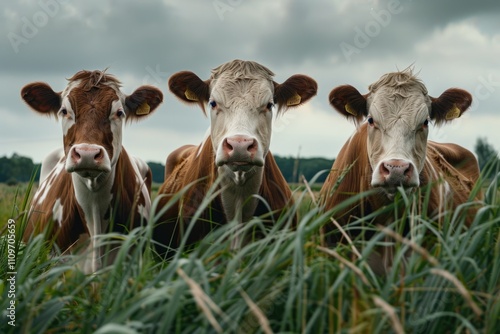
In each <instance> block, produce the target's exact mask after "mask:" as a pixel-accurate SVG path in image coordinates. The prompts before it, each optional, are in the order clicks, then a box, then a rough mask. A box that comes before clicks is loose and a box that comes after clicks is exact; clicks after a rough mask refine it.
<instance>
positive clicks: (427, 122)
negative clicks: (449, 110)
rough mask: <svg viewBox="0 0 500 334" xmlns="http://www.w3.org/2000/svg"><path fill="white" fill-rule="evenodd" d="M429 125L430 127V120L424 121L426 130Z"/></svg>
mask: <svg viewBox="0 0 500 334" xmlns="http://www.w3.org/2000/svg"><path fill="white" fill-rule="evenodd" d="M428 125H429V120H428V119H426V120H425V121H424V128H426V127H427V126H428Z"/></svg>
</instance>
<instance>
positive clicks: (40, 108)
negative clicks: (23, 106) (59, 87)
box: [21, 82, 61, 116]
mask: <svg viewBox="0 0 500 334" xmlns="http://www.w3.org/2000/svg"><path fill="white" fill-rule="evenodd" d="M21 97H22V99H23V100H24V102H26V103H27V104H28V105H29V106H30V107H31V108H32V109H33V110H35V111H37V112H39V113H41V114H44V115H48V116H50V115H54V116H56V115H57V112H58V111H59V109H60V108H61V93H56V92H54V91H53V90H52V88H50V86H49V85H48V84H46V83H43V82H34V83H30V84H28V85H26V86H24V87H23V88H22V89H21Z"/></svg>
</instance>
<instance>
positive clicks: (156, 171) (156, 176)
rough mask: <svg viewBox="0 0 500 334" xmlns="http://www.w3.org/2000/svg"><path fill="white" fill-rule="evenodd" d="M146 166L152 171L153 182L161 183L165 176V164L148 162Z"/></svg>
mask: <svg viewBox="0 0 500 334" xmlns="http://www.w3.org/2000/svg"><path fill="white" fill-rule="evenodd" d="M148 166H149V168H151V172H152V173H153V182H154V183H163V180H164V178H165V165H163V164H161V163H158V162H148Z"/></svg>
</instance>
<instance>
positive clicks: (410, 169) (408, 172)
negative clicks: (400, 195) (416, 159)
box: [404, 164, 413, 177]
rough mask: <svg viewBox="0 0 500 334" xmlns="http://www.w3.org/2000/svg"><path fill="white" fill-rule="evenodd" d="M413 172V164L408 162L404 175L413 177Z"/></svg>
mask: <svg viewBox="0 0 500 334" xmlns="http://www.w3.org/2000/svg"><path fill="white" fill-rule="evenodd" d="M412 174H413V166H412V164H408V168H406V169H405V171H404V175H405V176H407V177H411V176H412Z"/></svg>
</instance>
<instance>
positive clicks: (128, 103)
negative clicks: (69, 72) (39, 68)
mask: <svg viewBox="0 0 500 334" xmlns="http://www.w3.org/2000/svg"><path fill="white" fill-rule="evenodd" d="M21 96H22V98H23V100H24V101H25V102H26V103H27V104H28V105H29V106H30V107H31V108H32V109H34V110H35V111H37V112H38V113H40V114H43V115H48V116H56V118H61V119H62V128H63V150H61V151H60V152H58V151H56V152H53V153H52V154H50V155H49V157H48V158H47V159H46V160H45V161H44V164H45V166H44V167H43V168H42V171H43V173H42V175H41V180H40V186H39V189H38V191H37V192H36V194H35V195H34V198H33V202H32V207H31V209H30V214H29V221H28V226H27V229H26V231H25V234H24V239H25V240H28V239H29V238H30V236H31V235H32V234H38V233H40V232H42V231H44V230H45V229H46V228H48V231H47V233H48V235H47V238H49V239H52V238H55V242H56V244H57V246H58V247H59V248H60V249H61V250H62V251H66V250H72V249H74V248H76V245H77V244H78V245H80V244H82V243H83V241H86V239H90V243H89V245H88V249H87V251H88V253H87V257H86V259H85V260H84V261H82V263H81V265H82V266H81V267H82V269H83V271H84V272H86V273H92V272H95V271H96V270H97V269H99V267H100V266H101V256H102V255H103V254H101V253H102V252H101V249H100V248H99V247H97V241H96V236H99V235H101V234H103V233H105V232H111V231H113V232H125V231H126V230H130V229H132V228H134V227H137V226H139V225H140V224H141V223H142V222H144V221H145V219H146V218H149V212H150V206H151V199H150V190H151V171H150V169H149V167H148V166H147V164H146V163H144V162H143V161H142V160H140V159H137V158H134V157H131V156H129V155H128V154H127V152H126V151H125V148H123V147H122V129H123V126H124V124H125V123H126V122H129V121H133V120H140V119H143V118H144V117H147V116H148V115H150V114H151V113H152V112H153V111H154V110H155V109H156V107H158V105H159V104H160V103H161V102H162V100H163V94H162V93H161V91H159V90H158V89H157V88H155V87H151V86H141V87H139V88H138V89H137V90H136V91H135V92H134V93H132V95H125V94H123V93H122V92H121V91H120V82H119V81H118V80H117V79H116V78H115V77H114V76H112V75H109V74H106V73H104V72H101V71H93V72H90V71H80V72H78V73H76V74H75V75H74V76H73V77H72V78H70V79H69V82H68V85H67V87H66V88H65V89H64V90H63V91H62V92H54V91H53V90H52V88H51V87H50V86H49V85H48V84H46V83H42V82H35V83H31V84H28V85H26V86H25V87H23V89H22V91H21ZM58 157H59V159H58V161H57V162H55V159H57V158H58ZM54 162H55V166H50V165H53V164H54ZM47 164H48V166H47ZM51 167H53V168H51Z"/></svg>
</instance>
